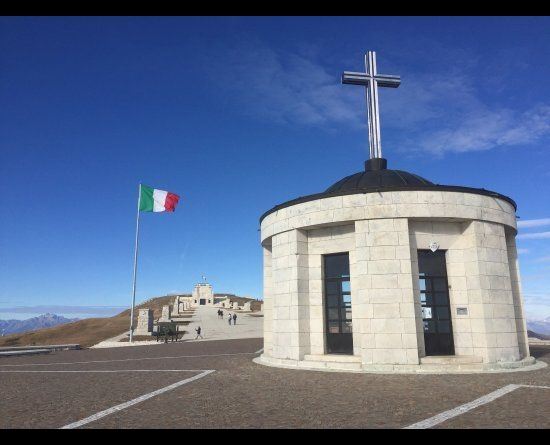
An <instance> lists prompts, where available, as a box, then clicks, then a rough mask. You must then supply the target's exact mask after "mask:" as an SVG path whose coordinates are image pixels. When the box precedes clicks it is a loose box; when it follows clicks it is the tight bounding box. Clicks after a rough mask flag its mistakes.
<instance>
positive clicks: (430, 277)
mask: <svg viewBox="0 0 550 445" xmlns="http://www.w3.org/2000/svg"><path fill="white" fill-rule="evenodd" d="M420 252H423V253H429V254H433V255H438V256H440V257H442V260H443V268H444V270H445V275H426V277H427V278H428V280H426V284H427V283H428V282H429V283H430V284H429V285H430V289H429V290H428V288H427V286H426V288H425V289H424V291H422V290H421V289H420V285H419V295H418V298H419V299H420V306H421V308H423V307H424V306H422V299H421V298H420V297H421V295H422V294H423V293H424V294H426V293H429V294H431V295H432V298H433V304H431V305H429V307H430V308H432V310H433V312H434V316H433V317H432V319H434V318H435V317H436V316H437V311H436V310H435V309H434V308H436V307H442V306H445V305H437V304H435V302H436V300H435V292H436V291H435V290H434V289H433V279H434V278H437V279H443V280H444V282H445V293H446V294H447V302H448V304H447V305H446V306H447V307H448V310H449V335H450V346H449V350H450V351H451V352H450V353H442V352H441V351H438V353H437V354H430V355H428V352H427V350H426V333H425V332H424V331H423V332H422V334H423V336H424V355H425V356H426V357H433V356H441V355H445V356H453V355H456V349H455V343H454V332H453V311H452V310H451V294H450V292H449V279H448V274H447V255H446V253H447V250H444V249H441V250H440V249H438V250H436V251H435V252H432V251H431V250H430V249H417V257H419V256H420ZM417 259H418V258H417ZM420 273H421V272H420V260H419V259H418V280H419V281H420V278H421V277H420ZM438 292H441V291H438ZM424 320H425V319H424V317H422V327H424ZM435 329H436V332H435V334H436V335H437V336H438V337H437V338H438V341H437V344H438V347H440V340H439V335H440V333H439V330H438V324H437V322H436V323H435Z"/></svg>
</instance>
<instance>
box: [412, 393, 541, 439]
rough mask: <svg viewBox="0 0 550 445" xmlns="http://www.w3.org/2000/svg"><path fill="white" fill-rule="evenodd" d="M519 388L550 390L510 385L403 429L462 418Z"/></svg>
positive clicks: (422, 427) (424, 426)
mask: <svg viewBox="0 0 550 445" xmlns="http://www.w3.org/2000/svg"><path fill="white" fill-rule="evenodd" d="M518 388H546V389H550V386H537V385H522V384H510V385H506V386H503V387H502V388H500V389H497V390H496V391H493V392H490V393H489V394H486V395H484V396H482V397H480V398H478V399H475V400H472V401H471V402H468V403H465V404H464V405H460V406H457V407H456V408H453V409H450V410H448V411H444V412H442V413H440V414H437V415H435V416H433V417H430V418H428V419H425V420H422V421H420V422H417V423H413V424H412V425H409V426H406V427H405V428H403V429H425V428H431V427H432V426H435V425H438V424H440V423H442V422H445V421H446V420H449V419H452V418H453V417H457V416H460V415H461V414H464V413H466V412H468V411H470V410H472V409H474V408H477V407H479V406H482V405H485V404H486V403H489V402H492V401H493V400H496V399H498V398H499V397H502V396H504V395H506V394H508V393H511V392H512V391H514V390H516V389H518Z"/></svg>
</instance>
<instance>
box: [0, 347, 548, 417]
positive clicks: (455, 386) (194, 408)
mask: <svg viewBox="0 0 550 445" xmlns="http://www.w3.org/2000/svg"><path fill="white" fill-rule="evenodd" d="M262 347H263V340H262V339H261V338H253V339H235V340H219V341H218V340H213V341H204V342H202V341H198V342H177V343H168V344H159V345H154V346H153V345H151V346H140V347H134V348H104V349H85V350H73V351H60V352H53V353H51V354H49V355H42V356H28V357H10V358H2V359H0V392H1V394H2V402H1V404H0V428H63V427H66V428H405V427H409V426H411V425H412V426H413V427H418V428H499V427H501V428H550V367H546V368H544V369H539V370H536V371H529V372H510V373H498V374H462V375H385V374H364V373H335V372H322V371H306V370H289V369H280V368H273V367H266V366H262V365H259V364H256V363H254V362H253V361H252V359H253V358H254V357H257V356H258V355H259V353H260V351H261V349H262ZM532 354H533V355H534V356H535V357H537V359H540V360H543V361H545V362H549V361H550V346H533V347H532ZM221 408H223V409H221Z"/></svg>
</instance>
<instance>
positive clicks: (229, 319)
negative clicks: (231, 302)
mask: <svg viewBox="0 0 550 445" xmlns="http://www.w3.org/2000/svg"><path fill="white" fill-rule="evenodd" d="M227 321H228V322H229V326H231V314H229V318H228V319H227Z"/></svg>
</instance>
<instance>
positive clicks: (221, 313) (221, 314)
mask: <svg viewBox="0 0 550 445" xmlns="http://www.w3.org/2000/svg"><path fill="white" fill-rule="evenodd" d="M220 318H221V319H222V320H223V311H222V310H221V309H220Z"/></svg>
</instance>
